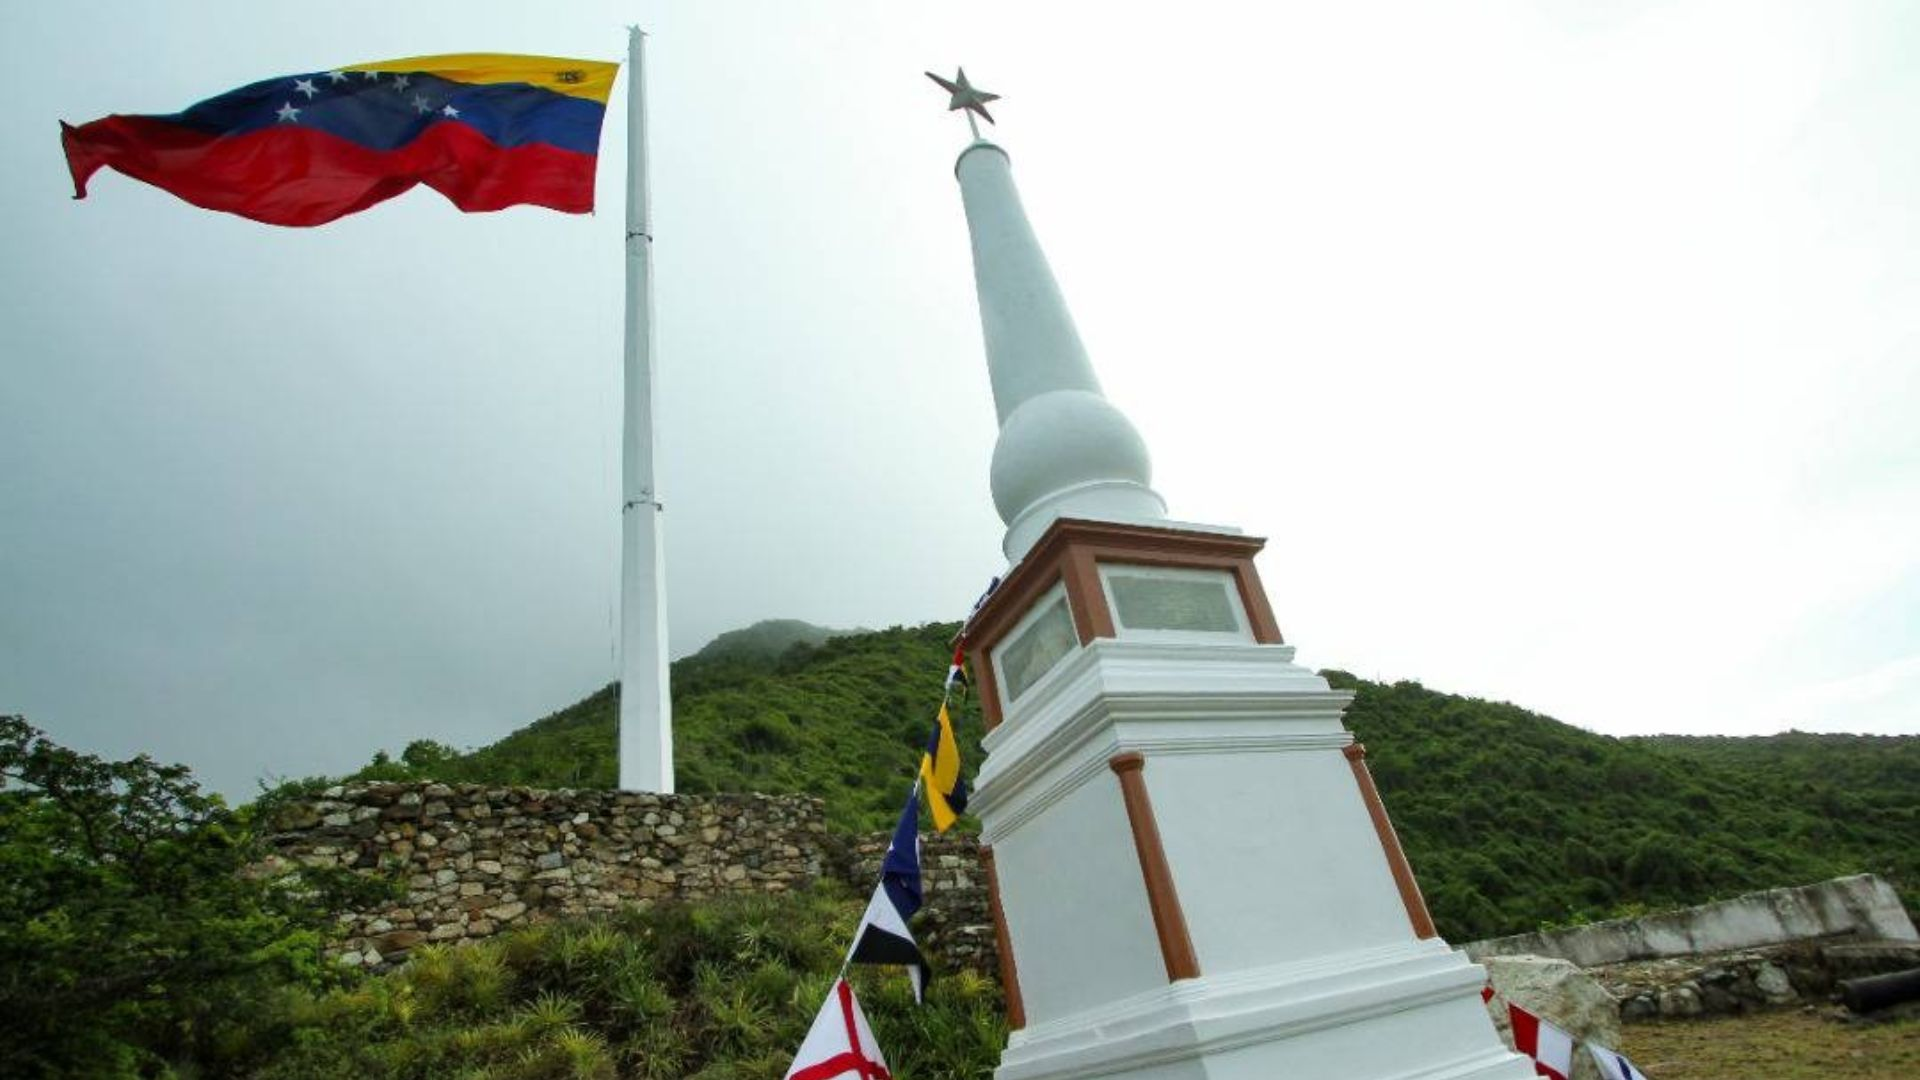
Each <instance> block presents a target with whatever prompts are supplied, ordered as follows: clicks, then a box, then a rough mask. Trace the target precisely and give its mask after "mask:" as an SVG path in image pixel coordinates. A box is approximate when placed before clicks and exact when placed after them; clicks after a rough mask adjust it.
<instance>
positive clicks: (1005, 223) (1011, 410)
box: [935, 75, 1166, 562]
mask: <svg viewBox="0 0 1920 1080" xmlns="http://www.w3.org/2000/svg"><path fill="white" fill-rule="evenodd" d="M935 81H938V82H941V83H942V85H943V86H948V87H949V88H951V84H947V83H945V81H944V80H939V79H937V78H936V80H935ZM960 85H961V86H966V84H965V82H964V75H963V76H962V81H961V83H960ZM966 89H967V90H969V91H971V90H972V88H971V87H966ZM975 93H977V91H975ZM959 98H960V95H959V94H958V93H956V100H959ZM953 107H954V108H962V107H970V106H968V105H967V104H966V103H965V102H962V104H960V105H955V106H953ZM969 119H971V118H969ZM954 175H955V177H957V178H958V179H959V181H960V195H961V199H962V201H963V202H964V203H965V205H966V212H967V231H968V234H969V235H970V236H971V238H972V242H973V278H974V285H975V288H976V290H977V291H978V294H979V298H980V326H981V330H982V332H983V334H984V336H985V338H986V346H987V370H988V374H989V377H990V378H991V380H992V382H993V401H994V407H995V410H996V411H997V412H998V414H999V418H1000V438H999V440H998V442H996V443H995V445H994V449H993V471H992V484H993V502H994V506H995V508H996V509H998V510H999V512H1000V520H1001V521H1003V522H1005V523H1006V526H1007V534H1006V538H1005V540H1004V541H1003V542H1002V548H1003V549H1004V550H1005V552H1006V555H1007V558H1008V559H1009V560H1011V561H1013V562H1019V561H1020V559H1021V557H1022V556H1023V555H1025V554H1026V552H1027V550H1028V549H1030V548H1031V547H1032V546H1033V544H1034V542H1035V541H1036V540H1038V539H1039V538H1040V535H1041V534H1042V533H1044V532H1045V531H1046V529H1047V526H1048V525H1049V524H1050V523H1051V522H1053V521H1054V520H1055V519H1057V518H1062V517H1072V518H1086V519H1091V520H1096V521H1118V522H1137V523H1148V522H1157V521H1160V520H1162V519H1164V518H1165V516H1166V503H1165V502H1164V501H1163V500H1162V499H1161V498H1160V496H1159V495H1158V494H1157V493H1156V492H1155V491H1154V490H1153V488H1152V487H1151V486H1149V485H1150V482H1151V480H1152V476H1153V467H1152V463H1151V462H1150V460H1149V458H1148V455H1147V444H1146V443H1145V441H1143V440H1142V439H1141V438H1140V433H1139V432H1138V431H1136V430H1134V427H1133V424H1132V423H1131V422H1130V421H1128V419H1127V418H1126V416H1125V415H1124V414H1122V413H1121V412H1120V410H1119V409H1116V408H1114V407H1113V405H1112V404H1111V403H1109V402H1108V401H1107V399H1106V398H1105V397H1104V396H1102V394H1101V392H1100V380H1099V379H1098V378H1096V377H1095V376H1094V373H1093V365H1092V364H1091V363H1089V362H1088V360H1087V350H1086V347H1085V346H1083V345H1082V344H1081V343H1080V332H1079V331H1078V330H1076V329H1075V328H1074V325H1073V316H1072V314H1071V313H1070V312H1069V311H1068V310H1067V302H1066V299H1065V298H1064V297H1063V296H1062V295H1061V293H1060V286H1059V284H1058V283H1057V282H1056V281H1055V280H1054V277H1053V269H1052V267H1050V266H1048V265H1047V256H1046V253H1045V252H1044V251H1042V250H1041V248H1040V241H1039V239H1038V238H1037V237H1035V236H1034V232H1033V226H1032V224H1031V223H1030V222H1028V220H1027V213H1026V209H1025V208H1024V207H1023V206H1022V205H1021V203H1020V192H1019V189H1018V188H1016V187H1015V186H1014V183H1013V168H1012V163H1011V161H1010V159H1009V158H1008V157H1007V152H1006V151H1005V150H1002V149H1001V148H1000V147H998V146H996V145H994V144H993V143H991V142H988V141H986V140H984V139H979V138H976V139H975V140H974V142H973V143H972V144H971V145H969V146H968V147H967V148H966V149H965V150H963V151H961V153H960V159H959V160H958V161H957V162H956V163H955V164H954Z"/></svg>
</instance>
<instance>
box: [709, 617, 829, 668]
mask: <svg viewBox="0 0 1920 1080" xmlns="http://www.w3.org/2000/svg"><path fill="white" fill-rule="evenodd" d="M859 633H865V631H863V630H829V629H828V628H826V627H824V626H815V625H814V624H812V623H810V622H802V621H800V620H799V619H762V620H760V621H759V622H757V623H754V624H753V625H752V626H746V627H742V628H740V629H738V630H729V631H727V632H726V633H724V634H721V635H719V636H718V637H716V638H714V639H713V640H712V641H709V642H707V643H706V644H705V645H703V646H701V647H700V651H699V652H696V653H694V654H693V657H692V658H693V659H696V660H724V659H739V660H777V659H779V657H780V654H781V653H784V652H786V651H787V650H788V649H791V648H792V647H794V646H795V645H808V646H813V645H819V644H822V643H824V642H825V641H826V640H827V639H828V638H835V637H845V636H846V635H848V634H859Z"/></svg>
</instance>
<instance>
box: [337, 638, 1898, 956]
mask: <svg viewBox="0 0 1920 1080" xmlns="http://www.w3.org/2000/svg"><path fill="white" fill-rule="evenodd" d="M763 625H765V624H763ZM802 625H804V624H802ZM955 630H956V627H955V626H954V625H952V624H933V625H929V626H922V627H916V628H911V629H903V628H899V627H895V628H893V629H891V630H884V631H879V632H876V633H863V634H852V635H847V636H844V637H836V638H833V639H832V640H830V641H827V642H825V643H824V644H821V645H818V646H813V645H807V644H804V643H801V644H796V645H793V646H791V647H789V648H787V649H786V650H784V651H783V652H781V653H780V654H779V655H777V656H775V655H772V654H770V653H769V652H767V651H765V650H764V649H763V650H761V651H758V652H756V651H754V650H751V649H726V650H713V649H708V650H702V652H701V653H700V654H697V655H696V656H693V657H690V658H688V659H686V660H682V661H681V662H680V663H678V664H675V665H674V671H673V683H674V685H673V690H674V710H675V711H674V726H675V735H676V738H677V740H678V746H677V753H678V755H679V761H678V764H679V777H678V779H679V785H680V788H681V790H683V791H693V792H707V791H766V792H793V791H805V792H811V793H814V794H818V795H820V796H822V797H823V798H825V799H826V801H827V810H828V817H829V819H830V822H831V824H832V825H833V826H834V827H835V828H836V829H840V830H844V831H856V830H858V831H877V830H882V829H885V828H887V827H888V826H890V825H891V824H892V822H893V817H894V815H895V814H896V813H898V810H899V800H900V793H901V789H902V788H903V787H904V786H905V785H906V784H908V783H910V782H911V776H912V771H913V767H914V764H915V762H916V761H917V760H918V756H919V750H920V747H921V746H922V745H924V741H925V739H926V737H927V732H928V730H929V725H930V723H931V721H932V718H933V711H934V709H935V708H936V707H937V703H938V696H939V692H940V679H941V678H942V677H943V676H944V673H945V671H946V663H947V657H948V652H949V648H950V645H949V642H950V641H951V639H952V636H953V634H954V631H955ZM1327 676H1328V678H1329V679H1330V680H1331V681H1332V682H1333V683H1334V684H1335V685H1336V686H1339V687H1343V688H1346V689H1350V690H1353V691H1354V693H1355V695H1356V697H1355V699H1354V703H1353V707H1352V708H1351V709H1350V710H1349V711H1348V713H1347V724H1348V726H1349V727H1351V728H1352V729H1353V731H1354V733H1355V735H1356V737H1358V738H1359V739H1360V740H1361V741H1363V742H1365V743H1366V744H1367V746H1368V749H1369V751H1370V754H1371V757H1370V759H1369V760H1370V762H1371V765H1372V768H1373V772H1374V778H1375V779H1376V780H1377V781H1378V783H1379V785H1380V790H1381V793H1382V797H1383V798H1384V799H1385V800H1386V803H1387V808H1388V810H1389V811H1390V812H1391V813H1392V815H1393V820H1394V823H1395V825H1396V826H1397V827H1398V828H1399V830H1400V835H1401V840H1402V842H1403V843H1404V845H1405V847H1406V849H1407V856H1408V858H1409V859H1410V860H1411V861H1412V862H1413V865H1414V868H1415V870H1416V871H1418V873H1419V875H1420V881H1421V885H1422V888H1423V889H1424V890H1425V892H1426V896H1427V901H1428V905H1429V907H1431V908H1432V910H1433V913H1434V917H1435V919H1436V920H1437V921H1438V922H1439V924H1440V927H1441V930H1442V932H1443V933H1444V934H1445V935H1446V936H1447V937H1448V938H1449V939H1451V940H1455V941H1469V940H1473V939H1476V938H1482V937H1490V936H1495V935H1498V934H1507V933H1517V932H1519V931H1523V930H1532V929H1536V928H1539V927H1541V926H1555V925H1564V924H1570V923H1579V922H1586V921H1591V920H1594V919H1599V918H1606V917H1609V916H1613V915H1621V914H1633V913H1636V912H1640V911H1646V910H1652V909H1659V908H1667V907H1676V906H1683V905H1686V904H1693V903H1700V902H1702V901H1705V900H1709V899H1713V898H1716V897H1723V896H1729V895H1733V894H1736V893H1740V892H1745V891H1749V890H1753V889H1762V888H1771V887H1774V886H1777V885H1786V884H1799V883H1802V882H1808V881H1816V880H1820V879H1823V878H1828V877H1833V876H1836V875H1840V874H1848V873H1857V872H1861V871H1872V872H1875V873H1879V874H1882V875H1884V876H1886V877H1887V878H1889V879H1890V880H1892V881H1893V882H1894V883H1895V884H1896V885H1897V886H1899V887H1900V888H1901V889H1903V890H1904V894H1905V895H1906V896H1907V897H1908V898H1909V902H1910V903H1913V904H1920V847H1916V846H1915V845H1914V844H1913V843H1912V837H1914V836H1915V835H1920V739H1915V738H1895V737H1879V738H1868V737H1855V736H1816V735H1800V734H1792V735H1782V736H1777V737H1774V738H1768V739H1729V738H1720V739H1689V738H1677V737H1661V738H1654V739H1614V738H1609V737H1607V736H1604V735H1597V734H1594V733H1593V732H1589V731H1582V730H1580V729H1578V728H1574V727H1569V726H1567V725H1565V724H1561V723H1559V722H1557V721H1555V720H1552V719H1551V718H1548V717H1545V716H1541V715H1538V714H1536V713H1532V712H1528V711H1527V710H1525V709H1521V708H1518V707H1516V706H1513V705H1507V704H1502V703H1498V702H1490V701H1481V700H1478V699H1474V698H1464V697H1456V696H1454V695H1451V694H1443V693H1439V692H1437V691H1433V690H1429V689H1427V688H1426V687H1423V686H1421V685H1420V684H1418V683H1412V682H1400V683H1394V684H1391V685H1386V684H1379V683H1371V682H1367V681H1365V680H1362V679H1356V678H1354V677H1353V676H1351V675H1348V674H1346V673H1345V672H1338V671H1335V672H1328V673H1327ZM955 719H956V723H957V727H958V730H959V732H960V734H961V740H962V747H961V749H962V754H963V758H964V760H965V761H967V762H968V763H969V766H968V772H969V773H971V772H972V771H973V769H976V768H978V764H979V761H980V749H979V737H980V734H981V731H980V724H979V719H978V709H977V708H976V707H974V705H973V703H971V702H969V703H968V704H967V705H966V706H965V707H964V708H963V709H962V710H961V711H960V713H959V714H958V715H957V716H956V718H955ZM613 723H614V699H613V690H612V688H611V687H609V688H607V689H604V690H602V691H600V692H599V693H596V694H594V695H593V696H591V697H589V698H587V699H586V700H585V701H582V702H580V703H578V704H576V705H573V706H571V707H570V708H567V709H564V710H562V711H561V712H558V713H555V714H554V715H552V716H549V717H547V718H546V719H544V720H540V721H538V722H536V723H534V724H532V725H531V726H529V727H526V728H523V729H521V730H520V731H517V732H514V733H513V734H511V735H509V736H507V737H506V738H505V739H503V740H501V741H500V742H498V743H495V744H494V745H492V746H489V747H486V748H483V749H481V750H477V751H474V752H473V753H471V754H466V755H460V754H456V753H454V752H453V751H451V750H448V749H447V748H445V747H438V746H434V745H432V744H418V743H417V744H415V745H413V746H411V747H409V748H408V750H407V752H406V753H405V754H404V755H403V756H402V761H400V762H392V761H380V762H376V763H375V765H373V766H370V767H369V770H368V771H367V773H366V774H365V775H367V776H368V777H369V778H390V779H398V778H403V777H408V776H418V777H432V778H435V779H442V780H451V781H460V780H465V781H482V782H490V783H507V782H512V783H527V784H535V785H543V786H569V785H572V786H588V787H594V786H610V785H611V784H612V783H613V778H614V748H613V731H614V728H613ZM963 827H964V825H963Z"/></svg>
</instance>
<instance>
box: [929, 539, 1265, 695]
mask: <svg viewBox="0 0 1920 1080" xmlns="http://www.w3.org/2000/svg"><path fill="white" fill-rule="evenodd" d="M1266 543H1267V542H1266V541H1265V540H1262V539H1260V538H1259V537H1255V536H1241V535H1237V534H1233V533H1214V532H1197V531H1195V530H1192V529H1174V528H1166V527H1163V526H1150V525H1120V524H1116V523H1113V522H1108V521H1082V520H1079V519H1077V518H1061V519H1060V520H1058V521H1055V522H1054V523H1053V524H1052V525H1051V526H1049V527H1048V528H1047V531H1046V533H1045V534H1043V535H1042V536H1041V537H1040V540H1039V542H1038V543H1036V544H1035V545H1034V546H1033V550H1031V551H1029V552H1027V555H1026V558H1024V559H1022V560H1020V563H1019V565H1017V566H1015V567H1014V568H1013V569H1012V570H1011V571H1009V572H1008V574H1007V578H1006V580H1005V581H1004V582H1002V583H1001V585H1000V587H999V588H998V589H996V590H995V591H994V593H993V595H992V596H989V597H988V598H987V602H986V603H984V604H982V605H981V606H980V610H979V611H978V612H977V613H975V615H974V617H973V623H972V625H971V626H969V627H968V628H967V657H968V660H969V662H970V663H971V664H972V666H973V672H974V677H975V678H977V679H978V680H979V681H980V685H981V695H980V707H981V711H982V713H983V714H984V715H985V718H986V725H987V730H989V731H991V730H993V729H994V728H995V727H998V726H999V724H1000V713H1001V709H1000V697H999V694H997V693H995V692H993V691H992V687H993V684H994V678H993V674H992V671H991V668H992V666H993V665H992V659H991V655H990V654H991V652H992V649H993V647H994V646H995V645H998V644H999V643H1000V641H1001V639H1002V638H1004V637H1005V636H1006V635H1007V633H1008V632H1009V631H1010V630H1012V629H1013V626H1014V624H1015V623H1017V622H1019V621H1020V618H1021V616H1023V615H1025V614H1026V613H1027V612H1028V611H1029V610H1030V609H1032V607H1033V605H1034V603H1035V602H1037V601H1038V600H1039V599H1040V597H1041V596H1042V595H1043V594H1044V593H1045V592H1046V591H1047V590H1048V589H1051V588H1053V586H1054V583H1055V582H1060V583H1063V584H1064V585H1065V587H1066V593H1067V608H1068V610H1069V611H1070V612H1071V613H1072V615H1073V627H1074V632H1075V633H1076V634H1077V635H1078V636H1079V638H1080V644H1081V645H1083V646H1084V645H1087V644H1089V643H1091V642H1092V641H1093V640H1094V639H1096V638H1110V637H1114V636H1116V630H1115V624H1114V620H1113V612H1112V611H1111V610H1109V609H1108V607H1107V591H1106V589H1104V588H1102V587H1101V584H1100V564H1101V563H1116V564H1126V565H1130V566H1172V567H1189V568H1195V569H1202V570H1225V571H1227V572H1228V573H1231V574H1232V575H1233V579H1234V584H1235V586H1236V587H1237V588H1238V589H1239V591H1240V601H1241V603H1242V604H1243V605H1244V606H1245V608H1246V611H1247V627H1248V629H1250V630H1251V631H1252V632H1253V640H1254V641H1256V642H1259V643H1260V644H1262V645H1279V644H1282V643H1283V641H1284V639H1283V638H1282V637H1281V636H1280V626H1279V624H1278V623H1276V622H1275V621H1274V618H1273V607H1272V606H1271V605H1270V604H1269V603H1268V602H1267V593H1266V589H1265V588H1263V587H1262V586H1261V584H1260V574H1259V572H1258V571H1256V570H1255V569H1254V568H1253V557H1254V555H1255V554H1256V553H1258V552H1259V551H1260V549H1261V548H1263V547H1265V546H1266Z"/></svg>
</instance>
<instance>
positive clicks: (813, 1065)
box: [786, 979, 893, 1080]
mask: <svg viewBox="0 0 1920 1080" xmlns="http://www.w3.org/2000/svg"><path fill="white" fill-rule="evenodd" d="M838 1077H851V1078H853V1080H893V1074H892V1073H890V1072H888V1071H887V1060H886V1058H884V1057H882V1056H881V1055H880V1044H879V1043H878V1042H876V1041H874V1038H873V1029H872V1028H871V1027H869V1026H868V1025H867V1016H866V1014H865V1013H863V1012H861V1011H860V1001H859V999H858V998H855V997H854V996H853V987H851V986H848V985H847V980H845V979H835V980H834V981H833V992H832V993H829V994H828V995H827V1000H826V1001H825V1002H823V1003H822V1004H821V1006H820V1014H819V1015H818V1016H815V1017H814V1018H813V1026H812V1027H810V1028H808V1029H807V1038H806V1041H804V1042H802V1043H801V1044H800V1053H798V1054H796V1055H795V1056H794V1059H793V1067H792V1068H790V1069H788V1070H787V1075H786V1080H836V1078H838Z"/></svg>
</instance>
